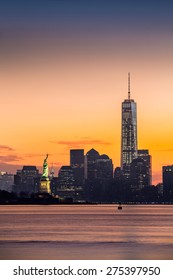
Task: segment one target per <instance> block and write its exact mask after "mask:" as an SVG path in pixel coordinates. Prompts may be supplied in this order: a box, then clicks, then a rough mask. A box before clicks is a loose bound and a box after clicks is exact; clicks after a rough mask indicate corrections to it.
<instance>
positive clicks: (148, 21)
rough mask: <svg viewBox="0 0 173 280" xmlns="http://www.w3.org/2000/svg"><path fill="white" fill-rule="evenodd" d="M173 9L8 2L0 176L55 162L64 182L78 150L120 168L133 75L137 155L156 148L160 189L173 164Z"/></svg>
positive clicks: (2, 36) (3, 13) (4, 9)
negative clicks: (123, 105) (46, 159)
mask: <svg viewBox="0 0 173 280" xmlns="http://www.w3.org/2000/svg"><path fill="white" fill-rule="evenodd" d="M15 2H16V1H15ZM72 2H73V4H72ZM113 2H114V3H113ZM41 3H42V4H41ZM9 4H10V5H9ZM172 7H173V4H172V3H170V1H169V2H168V1H163V2H162V1H157V6H156V1H145V3H138V1H131V3H128V1H123V3H119V2H117V1H106V3H104V1H83V3H82V4H81V3H80V2H79V1H66V0H65V1H41V2H40V1H29V3H27V4H26V3H25V4H24V3H22V1H17V2H16V3H15V4H14V3H13V1H6V3H5V2H4V3H2V4H1V9H0V23H1V26H2V27H1V32H0V40H1V50H0V55H1V68H0V75H1V81H0V92H1V113H0V116H1V120H2V121H1V139H0V153H1V154H0V169H1V170H2V171H8V172H13V173H15V171H16V169H20V168H21V166H23V165H29V164H30V165H36V166H37V167H39V168H42V159H43V157H44V156H45V154H47V153H48V154H49V155H50V159H49V165H51V163H52V162H53V164H54V167H55V171H56V173H57V172H58V168H59V167H61V166H62V165H68V164H69V161H70V159H69V150H70V149H78V148H82V149H83V148H84V149H85V153H86V152H87V151H89V150H90V149H91V148H94V149H96V150H98V151H99V153H101V154H102V153H106V154H107V155H109V157H110V158H111V159H112V160H113V163H114V168H115V167H117V166H120V149H121V148H120V145H121V103H122V101H123V100H124V99H125V98H126V97H127V91H128V89H127V73H128V72H130V73H131V80H132V85H131V92H132V97H133V98H134V100H135V101H136V102H137V104H138V123H137V126H138V143H139V145H138V148H139V149H141V148H143V147H144V148H145V147H146V148H147V149H149V151H150V154H151V155H152V178H153V180H152V181H153V184H156V183H157V182H161V181H162V174H161V173H162V166H164V165H172V163H173V160H172V158H173V156H172V155H173V146H172V142H173V141H172V139H173V132H172V128H171V122H170V120H171V119H172V118H173V112H172V102H171V101H172V100H173V97H172V64H171V61H172V56H173V54H172V47H173V40H172V26H173V19H172Z"/></svg>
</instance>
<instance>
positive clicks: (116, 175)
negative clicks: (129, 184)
mask: <svg viewBox="0 0 173 280" xmlns="http://www.w3.org/2000/svg"><path fill="white" fill-rule="evenodd" d="M114 179H115V180H122V170H121V167H116V168H115V170H114Z"/></svg>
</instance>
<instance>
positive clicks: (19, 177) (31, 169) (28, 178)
mask: <svg viewBox="0 0 173 280" xmlns="http://www.w3.org/2000/svg"><path fill="white" fill-rule="evenodd" d="M38 177H39V171H38V169H37V168H36V166H31V165H27V166H23V168H22V170H17V172H16V174H15V175H14V185H13V191H15V192H17V193H20V192H25V193H32V192H37V191H38V190H37V189H36V187H35V179H36V178H38Z"/></svg>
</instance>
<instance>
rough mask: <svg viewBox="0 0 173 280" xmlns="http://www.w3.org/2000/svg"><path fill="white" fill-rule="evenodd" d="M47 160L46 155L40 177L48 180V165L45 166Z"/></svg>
mask: <svg viewBox="0 0 173 280" xmlns="http://www.w3.org/2000/svg"><path fill="white" fill-rule="evenodd" d="M47 159H48V154H47V156H46V158H45V159H44V163H43V174H42V177H45V178H48V176H49V174H48V173H49V172H48V164H47Z"/></svg>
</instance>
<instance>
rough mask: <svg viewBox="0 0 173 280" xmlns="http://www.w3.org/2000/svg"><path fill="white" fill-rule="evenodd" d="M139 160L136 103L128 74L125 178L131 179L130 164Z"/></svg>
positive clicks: (123, 147)
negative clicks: (131, 94)
mask: <svg viewBox="0 0 173 280" xmlns="http://www.w3.org/2000/svg"><path fill="white" fill-rule="evenodd" d="M135 158H137V116H136V103H135V102H134V100H133V99H131V96H130V73H128V99H125V100H124V102H122V128H121V170H122V174H123V176H124V178H129V177H130V164H131V162H132V161H133V159H135Z"/></svg>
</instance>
